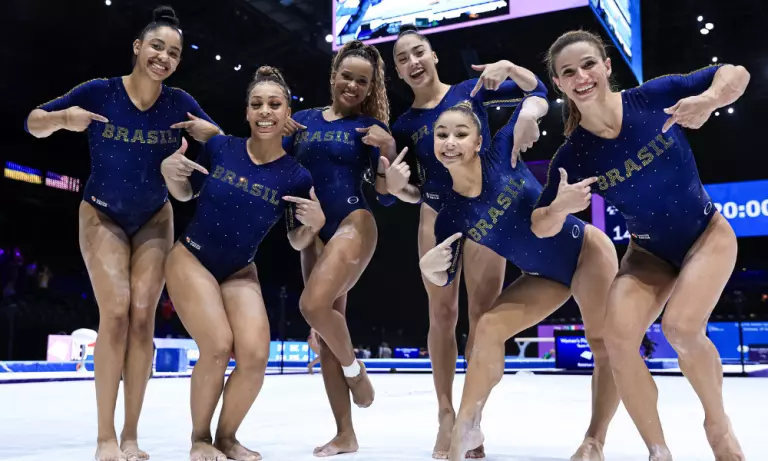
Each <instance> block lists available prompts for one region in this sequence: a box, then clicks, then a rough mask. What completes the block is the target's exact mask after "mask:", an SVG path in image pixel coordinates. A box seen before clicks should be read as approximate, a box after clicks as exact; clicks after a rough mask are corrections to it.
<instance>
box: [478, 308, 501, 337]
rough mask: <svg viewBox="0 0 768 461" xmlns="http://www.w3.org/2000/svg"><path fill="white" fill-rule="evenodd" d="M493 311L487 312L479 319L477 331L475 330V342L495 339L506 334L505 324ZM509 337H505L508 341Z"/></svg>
mask: <svg viewBox="0 0 768 461" xmlns="http://www.w3.org/2000/svg"><path fill="white" fill-rule="evenodd" d="M495 317H496V316H495V315H493V313H491V312H486V313H485V314H483V315H482V316H481V317H480V319H479V320H478V321H477V331H476V332H475V342H476V343H478V342H480V341H483V340H489V339H490V340H495V339H498V338H500V337H503V336H506V335H507V332H506V331H505V326H504V324H503V323H502V322H500V321H499V319H497V318H495ZM506 340H507V338H503V341H506Z"/></svg>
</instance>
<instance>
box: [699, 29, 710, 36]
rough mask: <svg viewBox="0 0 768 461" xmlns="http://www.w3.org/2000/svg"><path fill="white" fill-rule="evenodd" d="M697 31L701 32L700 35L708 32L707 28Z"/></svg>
mask: <svg viewBox="0 0 768 461" xmlns="http://www.w3.org/2000/svg"><path fill="white" fill-rule="evenodd" d="M699 32H701V35H707V34H708V33H709V29H701V30H700V31H699Z"/></svg>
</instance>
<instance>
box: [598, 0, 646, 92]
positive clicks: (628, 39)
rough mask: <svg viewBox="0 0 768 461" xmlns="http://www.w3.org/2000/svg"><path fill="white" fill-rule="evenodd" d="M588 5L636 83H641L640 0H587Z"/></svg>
mask: <svg viewBox="0 0 768 461" xmlns="http://www.w3.org/2000/svg"><path fill="white" fill-rule="evenodd" d="M589 5H590V6H591V7H592V11H593V12H594V13H595V15H596V16H597V19H598V20H599V21H600V23H601V24H602V25H603V27H604V28H605V30H606V31H607V32H608V35H610V36H611V39H612V40H613V42H614V44H615V45H616V48H617V49H618V50H619V52H620V53H621V56H622V57H623V58H624V60H625V61H627V64H628V65H629V67H630V68H631V69H632V73H634V74H635V78H637V81H638V83H642V82H643V48H642V39H641V29H640V0H589Z"/></svg>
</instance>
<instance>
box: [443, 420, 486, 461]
mask: <svg viewBox="0 0 768 461" xmlns="http://www.w3.org/2000/svg"><path fill="white" fill-rule="evenodd" d="M484 441H485V436H483V432H482V431H481V430H480V425H479V424H474V423H473V422H472V421H461V420H457V421H456V423H455V424H454V425H453V433H452V434H451V448H450V449H449V450H448V459H449V460H450V461H462V460H463V459H464V458H465V457H469V455H470V453H469V452H470V451H471V452H472V454H473V456H477V455H482V457H485V450H484V449H483V442H484Z"/></svg>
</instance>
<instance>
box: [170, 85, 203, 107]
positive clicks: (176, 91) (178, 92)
mask: <svg viewBox="0 0 768 461" xmlns="http://www.w3.org/2000/svg"><path fill="white" fill-rule="evenodd" d="M166 88H167V89H168V93H169V94H170V96H171V99H172V100H173V101H174V102H175V103H178V104H181V105H183V106H185V107H195V106H198V103H197V100H196V99H195V98H193V97H192V95H191V94H189V93H187V92H186V91H184V90H182V89H181V88H177V87H174V86H168V87H166Z"/></svg>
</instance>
